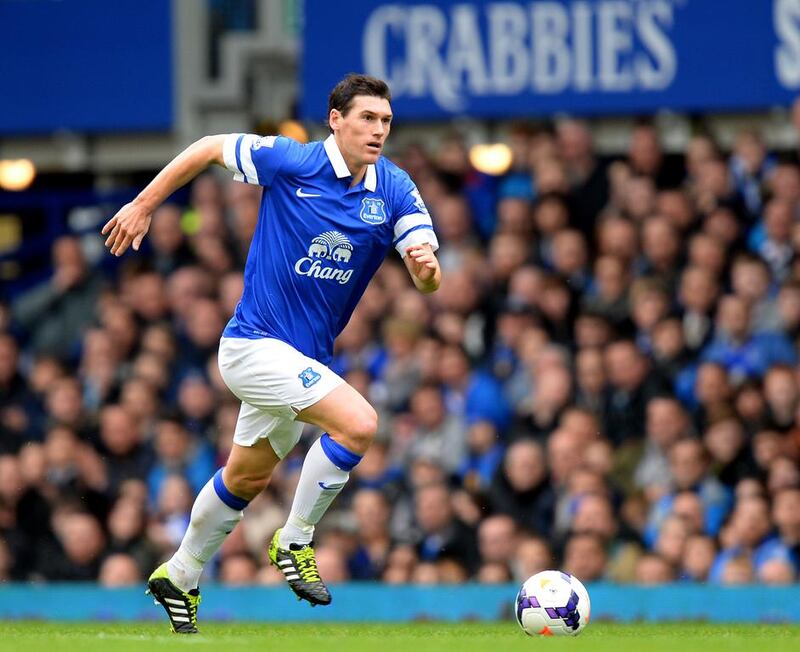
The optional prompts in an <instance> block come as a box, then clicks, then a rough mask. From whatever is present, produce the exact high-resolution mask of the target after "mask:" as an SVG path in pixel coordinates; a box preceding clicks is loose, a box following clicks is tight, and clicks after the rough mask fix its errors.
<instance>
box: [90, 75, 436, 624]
mask: <svg viewBox="0 0 800 652" xmlns="http://www.w3.org/2000/svg"><path fill="white" fill-rule="evenodd" d="M390 99H391V96H390V93H389V88H388V87H387V85H386V84H385V83H384V82H382V81H380V80H378V79H375V78H372V77H366V76H363V75H349V76H348V77H346V78H345V79H343V80H342V81H341V82H340V83H339V84H337V86H336V87H335V88H334V89H333V91H332V92H331V95H330V98H329V113H328V124H329V127H330V130H331V135H330V136H329V137H328V139H327V140H325V141H324V142H321V141H320V142H313V143H309V144H308V145H299V144H298V143H296V142H294V141H292V140H290V139H288V138H284V137H274V136H267V137H263V138H259V137H258V136H254V135H247V134H228V135H220V136H207V137H205V138H203V139H201V140H199V141H198V142H196V143H195V144H194V145H192V146H190V147H189V148H188V149H187V150H186V151H184V152H183V153H182V154H180V155H179V156H178V157H177V158H176V159H174V160H173V161H172V162H171V163H169V164H168V165H167V166H166V167H165V168H164V169H163V170H162V171H161V172H160V173H159V174H158V176H156V178H155V179H154V180H153V181H152V182H151V183H150V185H148V186H147V188H145V189H144V191H143V192H142V193H141V194H140V195H139V197H138V198H137V199H136V200H134V201H133V202H132V203H130V204H127V205H126V206H124V207H123V208H122V209H121V210H120V212H119V213H118V214H117V215H116V216H114V217H113V218H112V219H111V220H110V221H109V222H108V223H107V224H106V225H105V226H104V227H103V233H104V234H108V239H107V240H106V245H107V246H108V247H109V248H110V249H111V253H113V254H115V255H117V256H119V255H121V254H122V253H123V252H124V251H125V250H126V249H127V248H128V247H129V246H130V245H133V248H134V249H138V247H139V245H140V244H141V241H142V238H144V235H145V234H146V233H147V229H148V227H149V224H150V219H151V215H152V212H153V211H154V210H155V208H156V207H157V206H158V205H159V204H160V203H161V202H162V201H164V199H165V198H166V197H168V196H169V195H170V194H171V193H172V192H173V191H174V190H175V189H176V188H178V187H179V186H181V185H183V184H185V183H187V182H188V181H190V180H191V179H193V178H194V177H196V176H197V175H198V174H199V173H200V172H201V171H202V170H204V169H205V168H206V167H208V166H209V165H210V164H212V163H216V164H218V165H222V166H225V167H227V168H228V169H229V170H231V171H232V172H233V173H234V179H236V180H238V181H243V182H245V183H250V184H258V185H261V186H263V187H264V188H265V191H264V193H263V197H262V200H261V207H260V212H259V220H258V225H257V227H256V231H255V234H254V236H253V240H252V243H251V246H250V251H249V254H248V258H247V263H246V266H245V276H244V278H245V285H244V293H243V295H242V299H241V301H240V302H239V304H238V305H237V307H236V312H235V313H234V315H233V317H232V318H231V320H230V322H228V325H227V326H226V328H225V330H224V332H223V336H222V340H221V342H220V348H219V365H220V371H221V372H222V376H223V378H224V379H225V382H226V383H227V384H228V386H229V387H230V389H231V391H232V392H233V393H234V394H236V396H237V397H238V398H240V399H241V401H242V407H241V411H240V413H239V420H238V423H237V425H236V432H235V434H234V446H233V449H232V450H231V454H230V457H229V458H228V462H227V465H226V466H225V467H224V468H223V469H220V470H219V471H218V472H217V474H216V475H215V476H214V477H213V478H212V480H210V481H209V482H208V484H207V485H206V486H205V487H204V488H203V489H202V491H201V492H200V494H199V495H198V497H197V499H196V501H195V504H194V508H193V510H192V521H191V523H190V525H189V529H188V530H187V532H186V535H185V537H184V540H183V542H182V543H181V546H180V548H179V549H178V551H177V552H176V553H175V555H174V556H173V557H172V559H170V560H169V561H168V562H167V563H166V564H164V565H162V566H160V567H159V568H158V569H156V571H155V572H154V573H153V574H152V575H151V577H150V581H149V589H150V591H151V592H152V593H153V595H154V597H155V598H156V599H157V600H158V601H159V602H160V603H161V604H162V605H163V606H164V608H165V609H166V611H167V614H168V615H169V617H170V623H171V625H172V628H173V630H174V631H176V632H187V633H193V632H196V631H197V628H196V620H197V604H198V602H199V593H198V590H197V585H198V581H199V577H200V574H201V572H202V569H203V565H204V564H205V563H206V562H207V561H208V560H209V559H210V558H211V556H212V555H213V554H214V552H216V550H217V549H218V548H219V546H220V545H221V544H222V541H223V540H224V539H225V537H226V536H227V534H229V533H230V532H231V530H233V528H234V527H235V526H236V524H237V523H238V522H239V520H240V519H241V518H242V510H243V509H244V508H245V507H246V506H247V504H248V502H249V501H250V500H252V499H253V498H254V497H255V496H256V495H258V494H259V493H260V492H261V491H262V490H263V489H264V487H265V486H266V485H267V483H268V482H269V478H270V475H271V473H272V470H273V469H274V468H275V465H276V464H277V463H278V461H279V460H280V459H282V458H283V457H284V456H285V455H286V454H287V453H288V452H289V451H290V450H291V449H292V447H293V446H294V445H295V444H296V443H297V440H298V439H299V437H300V433H301V430H302V427H303V423H311V424H314V425H316V426H318V427H320V428H321V429H322V430H324V431H325V434H323V435H322V437H321V438H320V439H319V440H318V441H316V442H315V443H314V444H313V445H312V446H311V448H310V450H309V452H308V454H307V456H306V459H305V462H304V464H303V470H302V473H301V476H300V481H299V483H298V487H297V491H296V493H295V498H294V503H293V505H292V509H291V513H290V515H289V518H288V520H287V522H286V525H285V526H284V527H283V528H281V529H279V530H278V531H277V532H276V533H275V536H274V537H273V539H272V543H271V544H270V547H269V557H270V560H271V561H272V563H273V564H275V565H276V566H277V568H278V569H280V570H281V571H282V572H283V573H284V575H285V577H286V579H287V581H288V582H289V586H290V587H291V588H292V590H293V591H294V592H295V593H296V594H297V596H298V597H299V598H301V599H305V600H308V601H309V602H310V603H311V604H312V605H315V604H328V603H329V602H330V601H331V597H330V593H329V592H328V589H327V588H326V587H325V584H324V583H323V582H322V580H321V578H320V576H319V572H318V571H317V564H316V560H315V558H314V550H313V547H312V545H311V541H312V536H313V533H314V526H315V524H316V523H317V522H318V521H319V520H320V518H321V517H322V515H323V514H324V513H325V511H326V510H327V508H328V507H329V505H330V504H331V502H332V501H333V499H334V498H335V497H336V495H337V494H338V493H339V492H340V491H341V489H342V487H344V485H345V483H346V482H347V479H348V477H349V474H350V471H351V469H352V468H353V467H354V466H355V465H356V464H358V462H359V461H360V460H361V457H362V455H363V454H364V453H365V452H366V450H367V448H368V447H369V444H370V442H371V441H372V439H373V437H374V435H375V431H376V429H377V415H376V413H375V410H374V409H373V408H372V406H370V404H369V403H368V402H367V401H366V399H365V398H364V397H363V396H361V394H359V393H358V392H357V391H356V390H355V389H354V388H353V387H351V386H350V385H349V384H347V383H346V382H345V381H344V380H343V379H342V378H340V377H339V376H338V375H336V374H335V373H334V372H333V371H331V370H330V369H329V368H328V367H327V366H326V365H327V364H328V362H329V361H330V359H331V354H332V348H333V341H334V338H335V337H336V336H337V335H338V334H339V333H340V332H341V330H342V329H343V328H344V326H345V324H347V321H348V320H349V318H350V315H351V314H352V312H353V309H354V308H355V306H356V304H357V303H358V301H359V299H360V298H361V295H362V294H363V292H364V289H365V288H366V286H367V283H368V282H369V280H370V279H371V278H372V276H373V274H374V273H375V271H376V270H377V269H378V267H379V265H380V264H381V262H382V261H383V258H384V256H385V254H386V251H387V250H388V249H389V247H391V246H394V248H395V249H397V251H398V252H399V253H400V255H401V256H403V259H404V261H405V264H406V267H407V268H408V271H409V273H410V275H411V278H412V280H413V281H414V284H415V285H416V287H417V288H418V289H419V290H420V291H422V292H433V291H434V290H436V289H437V288H438V287H439V282H440V279H441V272H440V269H439V264H438V262H437V260H436V257H435V256H434V253H433V252H434V251H435V249H436V248H437V247H438V243H437V240H436V236H435V235H434V232H433V228H432V225H431V220H430V216H429V215H428V211H427V209H426V208H425V204H424V203H423V201H422V199H421V197H420V195H419V192H418V191H417V189H416V186H415V185H414V184H413V182H412V181H411V179H410V178H409V177H408V175H407V174H406V173H405V172H404V171H402V170H400V169H399V168H398V167H396V166H395V165H394V164H392V163H390V162H389V161H387V160H386V159H384V158H381V150H382V149H383V145H384V143H385V141H386V137H387V136H388V134H389V130H390V127H391V120H392V112H391V106H390V103H389V102H390Z"/></svg>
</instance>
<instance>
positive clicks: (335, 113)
mask: <svg viewBox="0 0 800 652" xmlns="http://www.w3.org/2000/svg"><path fill="white" fill-rule="evenodd" d="M341 119H342V112H341V111H339V109H331V112H330V115H329V116H328V126H329V127H330V128H331V129H333V130H334V131H336V127H338V126H339V122H340V121H341Z"/></svg>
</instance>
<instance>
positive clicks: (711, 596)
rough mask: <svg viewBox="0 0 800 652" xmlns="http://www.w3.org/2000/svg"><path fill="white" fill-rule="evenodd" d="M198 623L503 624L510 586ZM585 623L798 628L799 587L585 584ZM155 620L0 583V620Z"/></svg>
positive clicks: (275, 607)
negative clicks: (588, 611) (588, 612)
mask: <svg viewBox="0 0 800 652" xmlns="http://www.w3.org/2000/svg"><path fill="white" fill-rule="evenodd" d="M203 588H204V590H203V604H202V607H201V612H200V614H201V620H202V621H233V620H236V621H263V622H300V621H312V620H313V621H317V622H357V621H371V622H409V621H469V620H484V621H496V620H510V619H512V618H513V615H514V613H513V605H514V597H515V595H516V591H517V589H518V588H519V587H517V586H516V585H511V584H505V585H494V586H488V585H479V584H462V585H450V586H431V587H428V586H387V585H384V584H373V583H365V584H343V585H338V586H336V585H334V586H333V587H332V592H333V598H334V599H333V604H331V605H330V606H329V607H325V608H320V609H310V608H309V607H308V605H307V604H305V603H299V602H297V601H296V600H295V599H294V596H292V595H291V594H290V593H289V591H288V589H287V588H285V587H237V588H234V587H224V586H215V585H206V586H204V587H203ZM588 589H589V595H590V596H591V599H592V619H593V620H607V621H616V622H632V621H676V620H690V621H704V622H800V585H792V586H784V587H764V586H740V587H718V586H709V585H689V584H672V585H665V586H659V587H634V586H620V585H612V584H594V585H588ZM162 618H163V614H162V613H161V609H160V607H159V608H158V609H156V608H155V607H154V606H153V604H152V600H151V598H150V597H149V596H145V595H144V591H143V589H142V588H140V587H136V588H120V589H103V588H100V587H98V586H96V585H94V584H40V585H31V584H0V620H23V619H25V620H31V619H36V620H71V621H82V620H101V621H102V620H105V621H114V620H127V621H154V620H159V619H162Z"/></svg>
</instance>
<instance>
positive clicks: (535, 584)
mask: <svg viewBox="0 0 800 652" xmlns="http://www.w3.org/2000/svg"><path fill="white" fill-rule="evenodd" d="M590 611H591V606H590V604H589V593H588V592H587V591H586V588H585V587H584V586H583V584H581V582H580V581H579V580H578V578H576V577H573V576H572V575H570V574H569V573H563V572H561V571H557V570H547V571H542V572H541V573H536V575H534V576H532V577H529V578H528V579H527V580H525V583H524V584H523V585H522V588H521V589H520V590H519V593H517V601H516V614H517V622H518V623H519V626H520V627H522V629H523V631H524V632H525V633H526V634H528V635H529V636H575V635H576V634H580V632H581V631H583V628H584V627H586V625H587V624H588V622H589V612H590Z"/></svg>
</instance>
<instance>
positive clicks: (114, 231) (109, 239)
mask: <svg viewBox="0 0 800 652" xmlns="http://www.w3.org/2000/svg"><path fill="white" fill-rule="evenodd" d="M118 232H119V225H117V226H115V227H114V228H113V229H112V230H111V233H110V234H109V236H108V237H107V238H106V247H111V245H112V244H113V243H114V240H115V239H116V237H117V233H118Z"/></svg>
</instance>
